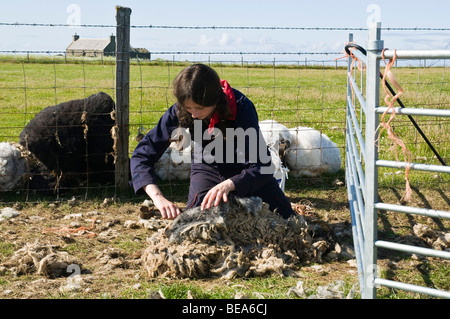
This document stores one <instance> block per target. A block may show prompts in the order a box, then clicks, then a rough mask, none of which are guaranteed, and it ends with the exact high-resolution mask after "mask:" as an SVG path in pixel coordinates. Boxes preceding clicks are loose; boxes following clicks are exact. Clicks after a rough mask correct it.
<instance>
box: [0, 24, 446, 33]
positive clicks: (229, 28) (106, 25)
mask: <svg viewBox="0 0 450 319" xmlns="http://www.w3.org/2000/svg"><path fill="white" fill-rule="evenodd" d="M0 26H31V27H72V28H76V27H79V28H116V27H121V26H120V25H115V24H67V23H23V22H0ZM130 28H136V29H194V30H198V29H211V30H221V29H228V30H301V31H367V30H369V28H367V27H283V26H280V27H278V26H214V25H213V26H174V25H152V24H150V25H130ZM381 30H384V31H450V27H448V28H430V27H382V28H381Z"/></svg>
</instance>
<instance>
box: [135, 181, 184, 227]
mask: <svg viewBox="0 0 450 319" xmlns="http://www.w3.org/2000/svg"><path fill="white" fill-rule="evenodd" d="M144 190H145V192H146V193H147V195H148V196H149V197H150V198H151V199H152V201H153V205H155V207H156V208H157V209H158V210H159V212H160V213H161V216H162V218H165V219H174V218H175V217H177V216H178V215H180V214H181V211H180V209H179V208H178V207H177V206H176V205H175V204H174V203H172V202H171V201H169V200H167V199H166V198H165V197H164V196H163V194H162V193H161V191H160V190H159V187H158V186H156V185H154V184H150V185H147V186H145V188H144Z"/></svg>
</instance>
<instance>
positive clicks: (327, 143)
mask: <svg viewBox="0 0 450 319" xmlns="http://www.w3.org/2000/svg"><path fill="white" fill-rule="evenodd" d="M289 131H290V132H291V135H292V140H291V145H290V146H289V148H288V149H287V151H286V163H287V167H288V168H289V175H290V176H293V177H299V176H318V175H320V174H323V173H336V172H338V171H339V169H340V168H341V153H340V150H339V148H338V147H337V146H336V144H335V143H333V142H332V141H331V140H330V138H329V137H328V136H326V135H325V134H323V133H321V132H319V131H317V130H315V129H312V128H309V127H301V126H298V127H296V128H292V129H289Z"/></svg>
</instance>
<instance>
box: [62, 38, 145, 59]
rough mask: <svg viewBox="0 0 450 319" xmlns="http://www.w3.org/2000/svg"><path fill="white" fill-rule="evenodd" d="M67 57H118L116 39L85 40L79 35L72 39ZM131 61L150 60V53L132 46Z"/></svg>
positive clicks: (67, 50)
mask: <svg viewBox="0 0 450 319" xmlns="http://www.w3.org/2000/svg"><path fill="white" fill-rule="evenodd" d="M66 55H67V56H87V57H104V56H115V55H116V37H115V36H114V35H110V36H109V37H108V38H106V39H87V38H86V39H83V38H80V36H79V35H78V34H74V35H73V37H72V43H70V45H69V46H68V47H67V49H66ZM130 58H131V59H150V52H149V51H148V50H147V49H144V48H133V47H131V46H130Z"/></svg>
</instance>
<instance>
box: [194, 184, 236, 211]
mask: <svg viewBox="0 0 450 319" xmlns="http://www.w3.org/2000/svg"><path fill="white" fill-rule="evenodd" d="M234 189H235V187H234V183H233V181H232V180H230V179H227V180H224V181H223V182H221V183H219V184H217V185H216V186H214V187H213V188H211V189H210V190H209V191H208V193H206V195H205V197H204V198H203V201H202V204H201V206H200V207H201V210H204V209H205V208H206V209H209V208H211V206H212V205H213V204H214V206H218V205H219V204H220V201H221V200H223V201H224V202H227V201H228V194H229V193H230V192H231V191H234Z"/></svg>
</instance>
